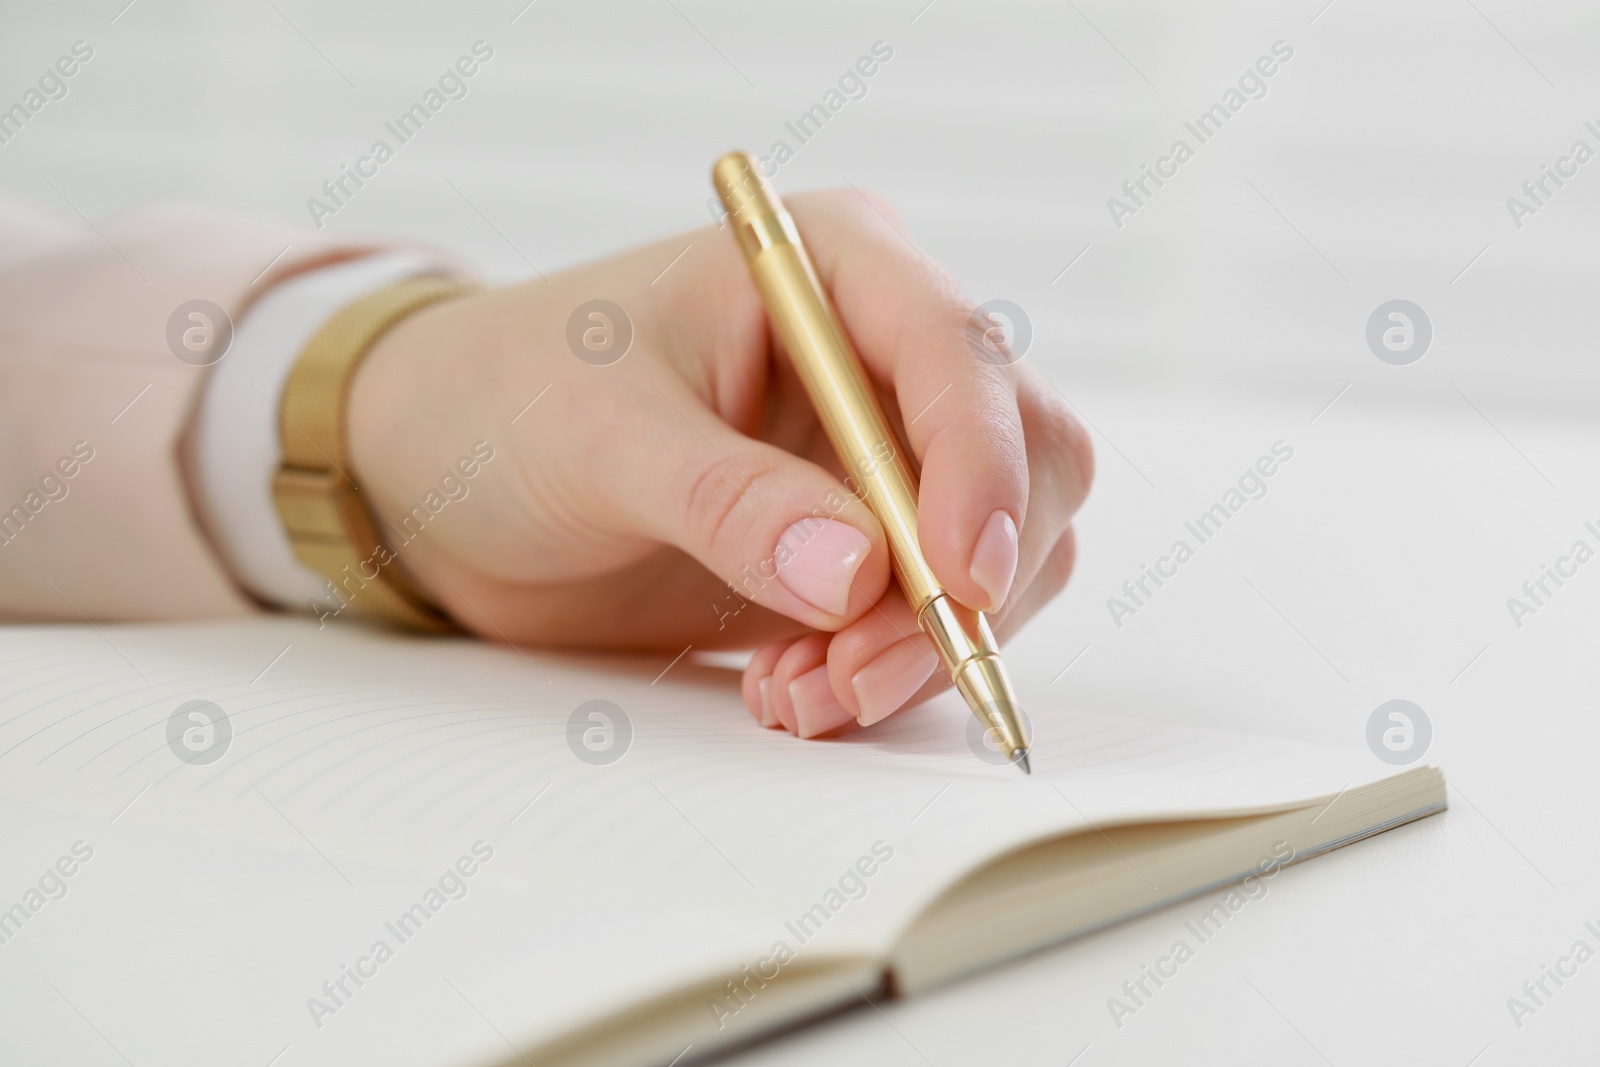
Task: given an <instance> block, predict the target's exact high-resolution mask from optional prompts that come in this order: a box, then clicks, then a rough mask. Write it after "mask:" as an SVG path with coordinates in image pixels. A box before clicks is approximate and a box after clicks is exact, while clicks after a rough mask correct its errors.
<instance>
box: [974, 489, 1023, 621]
mask: <svg viewBox="0 0 1600 1067" xmlns="http://www.w3.org/2000/svg"><path fill="white" fill-rule="evenodd" d="M971 574H972V580H973V581H975V582H977V583H978V585H979V586H981V587H982V588H983V591H984V592H985V593H988V594H989V603H988V605H987V606H986V607H985V608H984V609H983V610H985V611H994V610H995V609H997V608H998V607H1000V605H1001V604H1004V603H1005V602H1006V594H1007V593H1009V592H1011V579H1012V578H1015V577H1016V575H1017V524H1016V523H1015V522H1012V521H1011V516H1010V515H1008V514H1006V512H1005V511H1003V510H1001V511H996V512H995V513H994V514H993V515H990V516H989V520H988V521H987V522H985V523H984V524H983V530H982V532H980V533H979V534H978V544H977V547H975V548H974V549H973V550H972V571H971Z"/></svg>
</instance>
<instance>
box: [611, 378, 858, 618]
mask: <svg viewBox="0 0 1600 1067" xmlns="http://www.w3.org/2000/svg"><path fill="white" fill-rule="evenodd" d="M654 400H655V401H656V403H654V404H649V405H648V407H649V410H647V412H645V413H642V417H641V418H640V419H639V422H638V424H636V426H635V427H634V430H633V431H632V432H630V434H629V435H628V436H629V441H628V455H626V456H624V457H620V459H621V462H620V463H619V464H618V465H615V466H613V467H612V468H611V469H613V470H620V471H625V472H626V473H625V474H623V476H621V477H619V478H612V479H606V480H605V482H606V488H605V489H604V490H603V491H604V492H606V493H608V494H609V495H611V496H612V498H613V499H612V500H611V501H610V502H609V503H610V505H611V507H610V509H609V510H612V512H613V514H615V515H617V516H618V517H619V518H620V519H621V521H622V524H623V525H625V526H626V527H628V531H627V532H629V533H632V534H634V535H636V536H641V537H647V538H650V539H653V540H656V541H664V542H666V543H668V544H671V545H675V546H676V547H678V548H680V549H682V550H683V551H685V552H687V553H688V554H689V555H691V556H693V557H694V558H695V559H697V560H699V561H700V563H701V564H703V565H704V566H705V567H706V568H707V569H708V570H710V571H711V572H712V573H713V574H715V575H717V576H718V577H719V578H721V579H722V580H723V581H725V582H727V583H728V584H729V585H730V586H731V587H732V590H733V592H734V593H735V594H736V595H738V596H740V597H742V598H743V599H745V600H748V601H753V602H754V603H757V604H759V605H761V606H762V607H765V608H768V609H771V610H772V611H776V612H779V613H781V614H783V615H787V616H788V617H789V618H792V619H794V620H796V621H798V622H800V623H802V624H804V625H806V626H809V627H811V628H813V629H817V630H837V629H839V628H840V627H842V626H844V625H846V624H847V623H849V622H851V621H853V620H855V619H856V618H859V617H860V616H861V615H862V614H863V613H864V612H866V610H867V609H868V608H869V607H870V606H871V605H872V604H874V603H876V602H877V600H878V599H879V598H880V597H881V596H882V595H883V593H884V591H885V590H886V589H887V588H888V584H889V574H890V566H889V550H888V543H887V541H886V540H885V538H884V534H883V529H882V527H880V526H879V525H878V521H877V519H876V518H874V517H873V515H872V512H871V511H870V510H869V509H868V508H867V506H866V505H865V504H863V503H862V502H861V501H860V500H859V499H858V498H857V497H856V496H855V495H854V494H852V493H851V492H850V491H849V490H848V489H846V488H845V486H844V485H843V484H841V483H840V481H839V480H838V479H837V478H835V477H834V476H833V475H831V474H829V473H828V472H827V471H825V470H823V469H822V468H821V467H819V466H817V465H816V464H814V463H811V462H809V461H807V460H804V459H801V458H800V457H798V456H796V455H793V454H791V453H789V452H785V451H784V450H783V449H781V448H778V447H776V446H774V445H770V444H767V443H766V442H763V441H757V440H755V439H753V438H749V437H746V436H744V435H743V434H741V433H739V432H738V431H737V430H735V429H733V427H731V426H729V425H728V424H727V423H725V422H723V421H722V420H721V419H720V418H718V417H717V415H716V414H715V413H714V412H712V411H710V410H709V409H708V408H707V407H706V405H705V404H704V403H703V402H702V401H701V400H700V399H699V398H698V397H696V396H694V395H693V394H691V393H689V392H688V391H687V390H682V391H680V390H673V395H671V396H669V395H668V394H667V393H665V392H662V391H661V390H660V389H656V390H654Z"/></svg>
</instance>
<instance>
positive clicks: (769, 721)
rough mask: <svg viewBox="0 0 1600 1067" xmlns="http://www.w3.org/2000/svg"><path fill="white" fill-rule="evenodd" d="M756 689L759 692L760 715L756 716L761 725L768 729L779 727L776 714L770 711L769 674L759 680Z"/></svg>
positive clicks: (770, 688) (770, 683)
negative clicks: (759, 682)
mask: <svg viewBox="0 0 1600 1067" xmlns="http://www.w3.org/2000/svg"><path fill="white" fill-rule="evenodd" d="M756 688H757V689H759V690H760V691H761V714H760V715H759V716H758V718H759V719H760V721H761V725H762V726H765V727H767V728H768V729H770V728H772V727H774V726H779V725H781V724H780V723H779V722H778V716H777V713H776V712H774V711H773V710H772V676H771V675H770V674H769V675H767V677H765V678H763V679H761V684H760V685H758V686H756Z"/></svg>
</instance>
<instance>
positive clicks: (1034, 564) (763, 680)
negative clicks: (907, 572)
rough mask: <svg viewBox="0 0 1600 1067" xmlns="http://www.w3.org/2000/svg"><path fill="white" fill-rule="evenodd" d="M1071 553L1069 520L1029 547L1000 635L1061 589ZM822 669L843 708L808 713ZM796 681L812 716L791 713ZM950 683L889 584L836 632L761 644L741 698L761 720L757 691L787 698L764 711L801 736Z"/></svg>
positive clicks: (884, 710)
mask: <svg viewBox="0 0 1600 1067" xmlns="http://www.w3.org/2000/svg"><path fill="white" fill-rule="evenodd" d="M1076 553H1077V542H1076V539H1075V537H1074V535H1073V531H1072V527H1071V526H1068V527H1067V528H1066V529H1065V530H1064V531H1063V532H1062V533H1061V535H1060V536H1059V537H1058V538H1057V540H1056V542H1055V543H1054V544H1053V545H1049V546H1045V547H1044V548H1043V549H1042V550H1032V549H1030V551H1029V552H1028V553H1027V554H1026V559H1025V564H1024V565H1025V566H1026V567H1027V568H1028V569H1027V570H1026V571H1024V579H1023V581H1022V582H1021V583H1020V584H1019V591H1018V593H1017V595H1016V596H1014V597H1013V598H1012V600H1011V601H1010V602H1009V603H1007V605H1006V606H1005V609H1004V610H1003V611H1002V612H1001V613H1000V615H999V616H997V617H996V619H995V628H996V630H997V632H998V633H999V635H1000V637H1001V639H1002V640H1003V639H1005V638H1006V637H1008V636H1010V634H1012V633H1014V632H1015V631H1016V630H1017V629H1018V628H1019V627H1021V626H1022V624H1023V623H1025V622H1027V620H1028V619H1029V618H1031V617H1032V616H1033V615H1034V614H1035V613H1036V612H1038V611H1039V610H1040V609H1041V608H1043V607H1044V606H1045V605H1046V604H1047V603H1049V602H1050V600H1051V599H1052V598H1053V597H1054V596H1055V595H1056V594H1057V593H1059V592H1060V591H1061V590H1062V588H1063V587H1065V585H1066V583H1067V579H1068V578H1069V577H1070V576H1071V574H1072V567H1073V564H1074V562H1075V560H1076ZM819 664H825V666H820V667H819ZM819 671H825V672H826V675H827V680H828V683H829V685H830V687H831V689H832V701H834V702H837V705H838V708H839V709H840V710H839V711H835V712H833V713H832V714H831V717H830V716H821V715H817V714H814V713H810V711H811V707H813V706H815V705H818V704H825V703H827V700H826V698H825V697H823V696H822V695H821V694H820V687H819V686H818V683H816V682H815V681H814V680H810V679H815V677H816V676H817V674H818V673H819ZM797 680H798V682H803V683H804V686H803V687H802V689H801V692H802V699H803V700H806V701H810V702H811V704H810V705H808V706H807V707H806V709H805V710H806V711H807V712H808V713H809V714H803V715H800V716H796V715H795V714H793V712H792V711H791V709H792V708H793V707H794V706H795V703H796V701H795V698H794V696H793V695H792V694H793V693H794V692H795V690H796V687H797ZM948 685H949V678H948V676H947V675H946V674H945V671H944V669H943V667H942V665H941V664H940V663H939V658H938V653H937V652H936V651H935V650H934V647H933V643H932V641H930V640H929V639H928V637H927V635H926V634H924V633H922V632H921V630H919V629H918V628H917V624H916V620H915V619H914V618H913V616H912V613H911V608H910V606H909V605H907V604H906V601H905V598H904V597H903V596H901V595H900V591H899V590H898V589H891V590H890V591H889V593H888V594H887V595H886V596H885V597H884V598H883V600H882V601H880V602H879V604H878V605H877V610H875V611H872V612H870V613H868V614H867V615H865V616H863V617H862V618H861V619H859V620H858V621H856V622H855V623H852V624H851V625H849V626H847V627H845V628H844V629H843V630H840V631H839V632H838V633H836V634H831V635H830V634H811V635H809V636H807V637H803V638H800V639H798V640H796V641H793V642H779V643H777V644H773V645H769V646H767V647H766V648H763V649H762V650H760V651H759V652H757V653H756V654H755V656H754V657H752V658H751V660H750V664H749V666H748V667H746V669H745V675H744V680H743V686H744V694H745V702H746V704H747V705H749V706H750V707H751V712H752V714H754V715H756V716H757V718H758V720H760V721H762V722H763V725H774V722H768V721H767V719H766V718H763V716H762V710H761V709H762V705H761V702H760V694H763V693H766V694H771V693H780V692H781V693H783V694H785V696H784V698H783V700H784V701H788V703H784V702H783V701H780V700H773V701H772V705H773V706H776V707H782V708H783V709H784V711H783V713H782V714H781V715H769V716H768V717H770V718H771V719H773V720H775V723H776V725H781V726H783V727H784V728H785V729H788V730H789V732H791V733H795V734H797V735H798V736H800V737H815V736H818V735H819V734H820V733H822V732H834V733H836V732H838V730H839V729H841V728H848V727H851V726H854V725H861V726H871V725H873V724H874V723H878V722H882V721H883V720H884V719H886V718H888V717H889V716H891V715H893V714H895V713H896V712H898V711H900V710H902V709H904V708H906V707H909V706H915V705H916V704H919V703H921V702H922V701H923V700H925V699H927V698H928V697H930V696H932V695H934V694H935V693H936V692H938V691H939V690H941V689H944V688H945V687H946V686H948ZM845 716H849V717H848V718H845ZM818 722H826V723H828V724H830V725H829V726H828V727H827V730H826V731H823V730H819V729H816V728H815V724H816V723H818Z"/></svg>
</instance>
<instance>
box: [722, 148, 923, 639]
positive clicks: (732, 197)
mask: <svg viewBox="0 0 1600 1067" xmlns="http://www.w3.org/2000/svg"><path fill="white" fill-rule="evenodd" d="M713 179H714V181H715V183H716V186H717V192H718V193H719V195H720V196H721V197H722V202H723V206H724V207H726V208H727V209H728V221H729V223H730V225H732V226H733V227H734V236H735V238H736V239H737V240H738V243H739V247H740V249H741V250H742V251H743V252H744V256H745V260H746V262H747V263H748V264H749V267H750V274H751V277H752V278H753V279H754V280H755V283H756V288H757V289H759V290H760V292H761V297H762V301H763V303H764V304H765V305H766V308H767V315H768V317H769V318H770V319H771V321H772V326H773V330H774V331H775V332H776V333H777V335H778V338H779V339H780V340H781V341H782V342H783V347H784V348H785V349H786V350H787V351H788V353H789V358H790V360H791V362H792V363H793V364H794V367H795V371H796V373H797V374H798V375H799V377H800V381H801V383H802V384H803V385H804V386H805V390H806V393H807V394H808V395H809V396H810V398H811V403H812V405H813V407H815V409H816V412H817V416H818V418H819V419H820V420H821V422H822V428H823V430H824V431H825V432H826V433H827V435H828V440H829V441H831V442H832V443H833V448H834V451H835V452H836V453H837V454H838V456H839V460H840V462H841V463H842V464H843V465H844V468H845V471H846V481H845V485H846V487H847V488H849V489H850V490H851V491H852V492H854V493H856V494H858V495H859V496H860V497H861V498H862V499H863V500H864V501H865V502H866V504H867V506H868V507H870V508H871V509H872V513H873V514H874V515H876V516H877V517H878V522H879V523H880V524H881V525H882V526H883V530H884V533H885V535H886V536H887V537H888V539H889V548H890V553H891V555H892V557H893V562H894V572H895V576H896V578H898V579H899V582H900V588H901V589H902V590H903V591H904V593H905V596H906V600H907V601H908V602H909V603H910V605H911V607H912V610H913V611H915V612H917V613H918V616H919V618H920V616H921V613H922V611H923V609H924V608H926V607H928V606H929V605H930V604H931V603H932V602H933V601H934V599H935V598H937V597H940V596H942V595H943V594H944V589H943V587H942V586H940V584H939V582H938V580H937V579H936V578H934V576H933V571H932V570H931V569H930V568H929V567H928V564H927V561H926V560H924V559H923V556H922V548H921V545H920V544H919V543H918V540H917V472H916V468H915V466H914V465H913V462H912V459H911V455H910V453H909V451H908V450H907V449H906V447H905V445H904V444H903V443H902V442H901V440H900V438H899V435H897V434H896V433H895V431H894V427H893V424H892V423H891V422H890V421H889V416H888V414H887V413H886V412H885V411H884V409H883V404H882V402H881V401H880V400H879V399H878V394H877V391H876V390H875V389H874V388H873V386H872V381H871V379H870V378H869V377H868V376H867V371H866V368H865V367H864V366H863V365H862V362H861V357H860V355H858V354H857V352H856V350H855V346H854V345H853V344H851V342H850V338H849V335H848V334H846V333H845V331H844V327H843V326H842V325H841V324H840V322H839V317H838V315H837V314H836V313H835V311H834V309H833V305H832V303H831V302H830V301H829V300H828V297H827V293H826V290H824V289H823V287H822V281H821V279H820V278H819V277H818V275H817V271H816V266H815V265H814V264H813V263H812V262H811V257H810V255H809V254H807V252H806V248H805V245H804V244H803V243H802V242H801V240H800V234H799V231H798V230H797V229H796V228H795V224H794V218H793V217H792V216H791V215H790V214H789V213H788V211H787V210H785V209H784V207H783V204H782V202H781V201H779V200H778V198H777V194H776V193H774V192H773V191H772V188H771V187H770V186H769V185H767V183H766V182H765V181H763V180H762V179H761V177H760V173H759V171H758V170H757V169H756V164H755V162H754V161H753V160H751V159H750V157H749V156H747V155H745V154H744V153H732V154H730V155H728V156H724V157H723V158H722V159H721V160H719V161H718V163H717V165H716V168H715V169H714V171H713ZM947 666H953V665H951V664H947Z"/></svg>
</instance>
